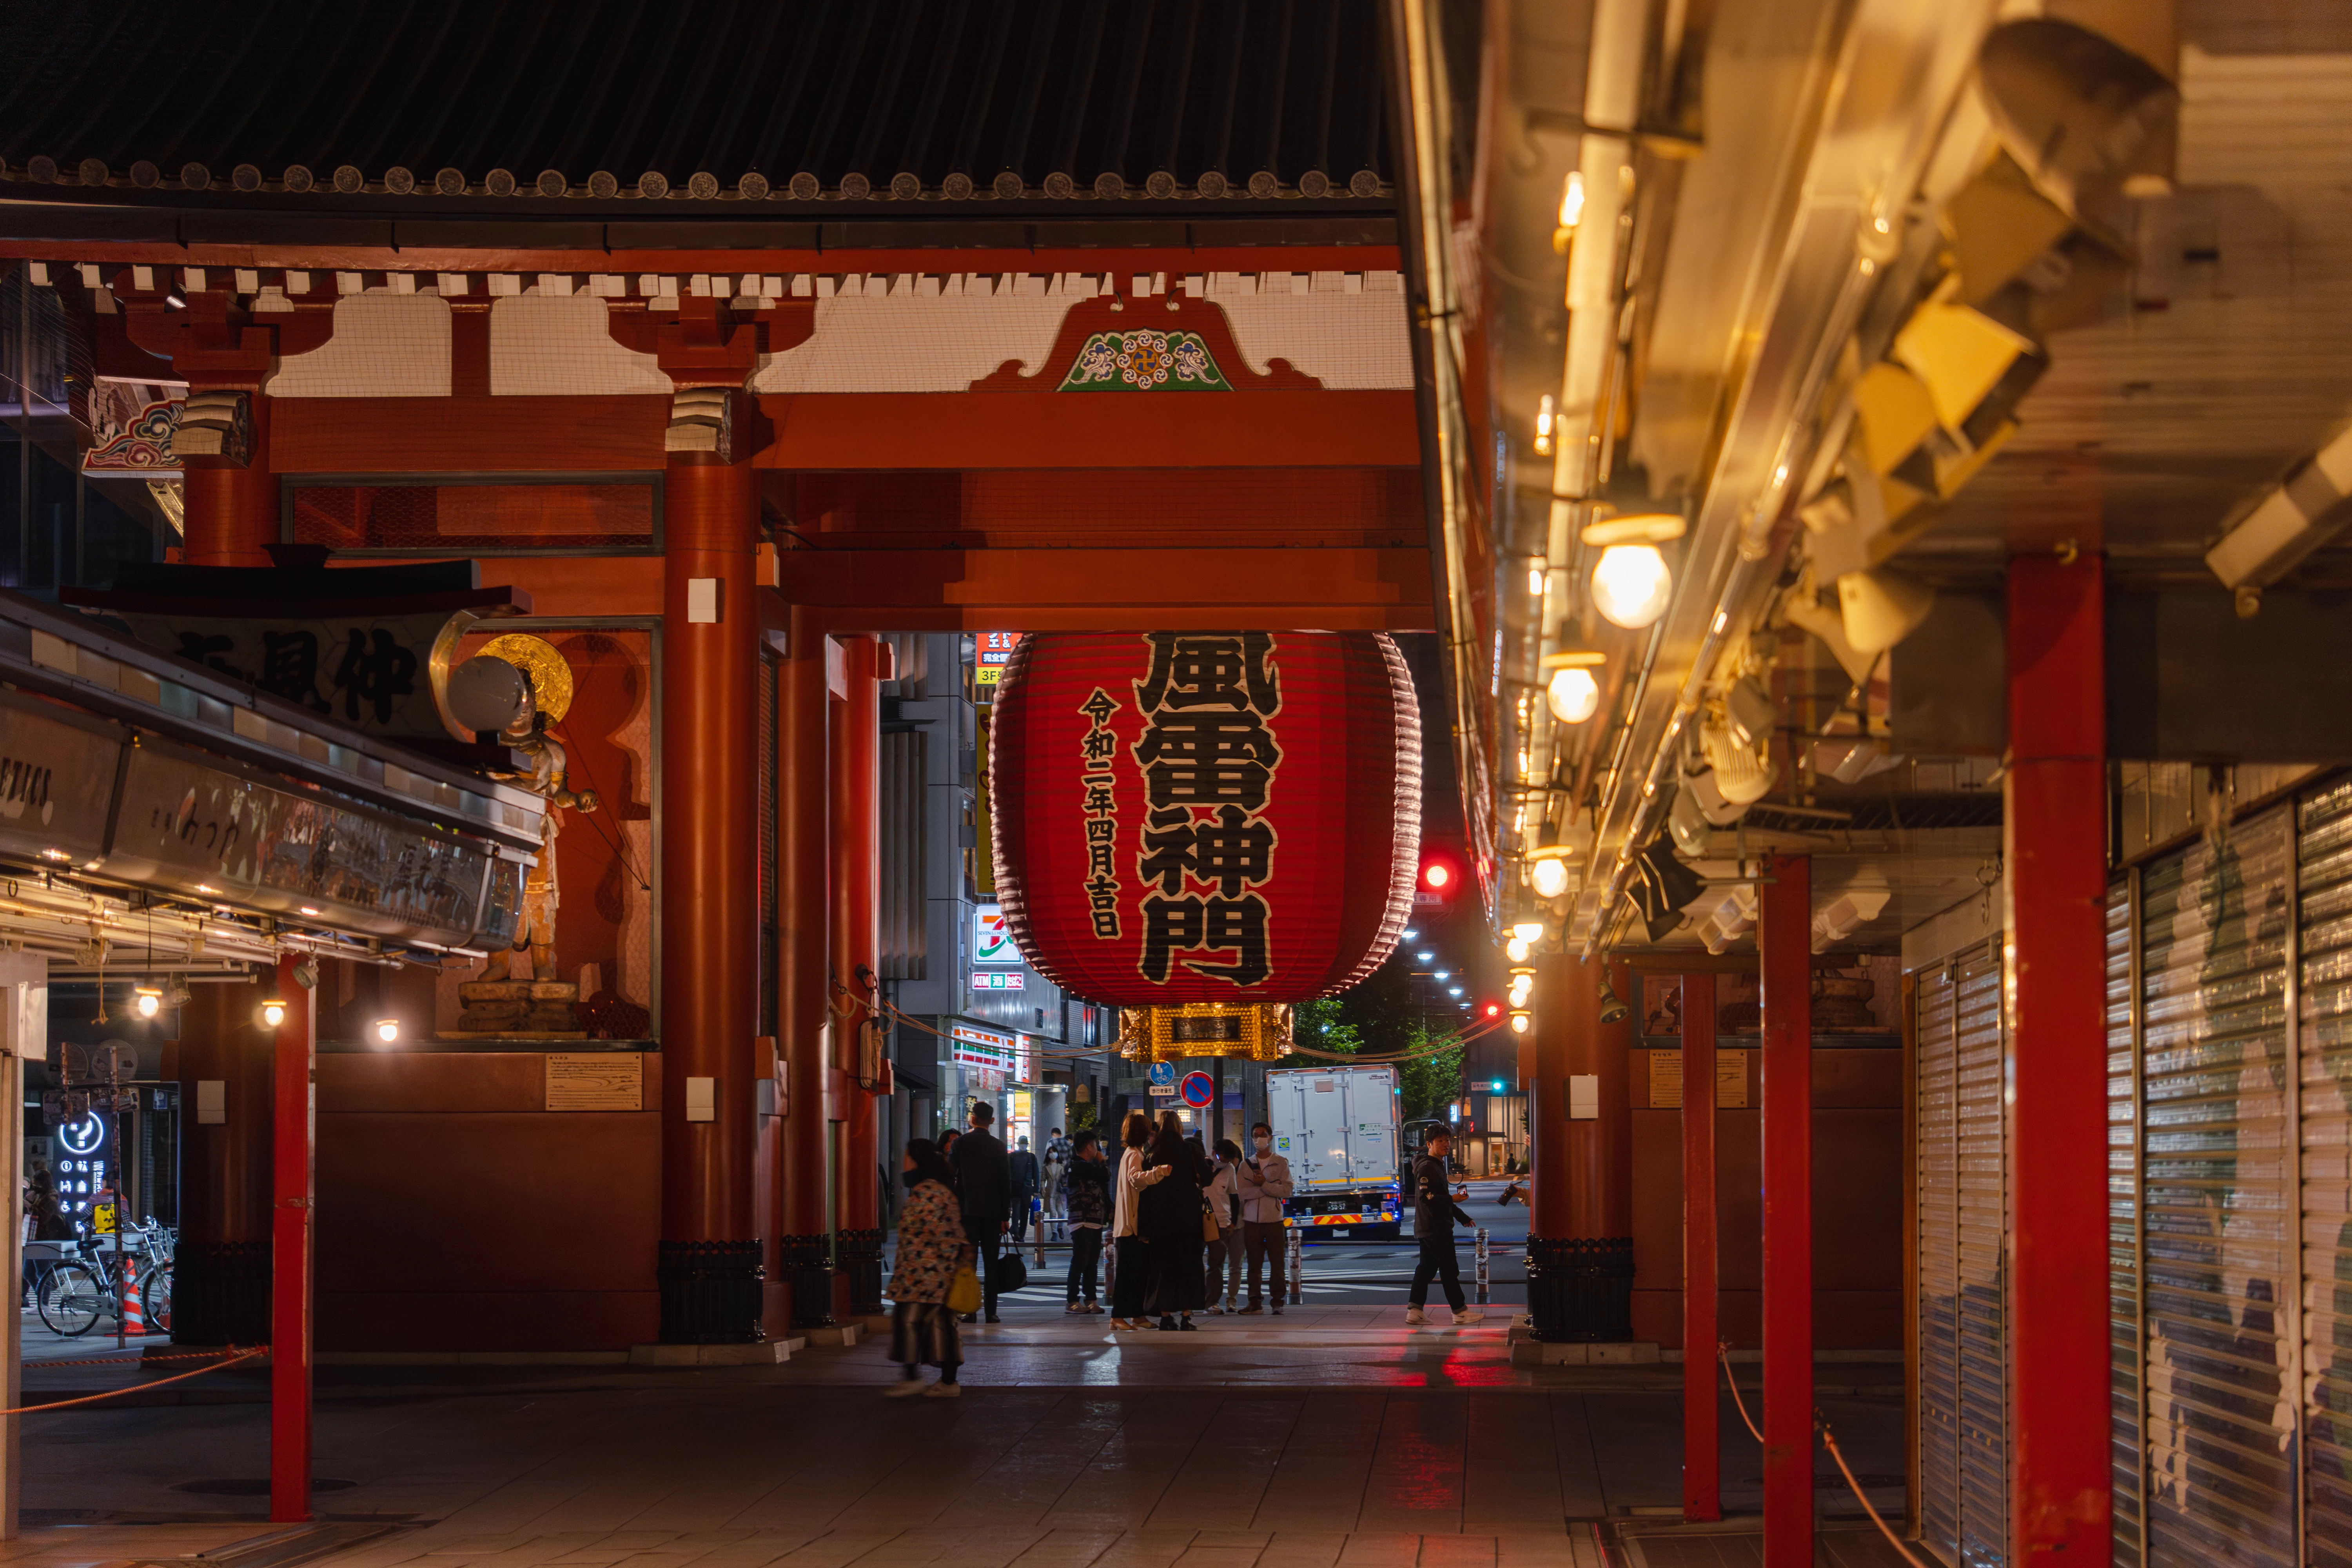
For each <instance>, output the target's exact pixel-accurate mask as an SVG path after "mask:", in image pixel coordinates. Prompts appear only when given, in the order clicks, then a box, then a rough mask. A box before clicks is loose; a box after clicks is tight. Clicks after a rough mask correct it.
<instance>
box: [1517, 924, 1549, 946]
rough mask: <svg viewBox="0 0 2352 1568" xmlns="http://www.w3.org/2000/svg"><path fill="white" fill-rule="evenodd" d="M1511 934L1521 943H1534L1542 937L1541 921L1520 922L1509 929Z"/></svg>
mask: <svg viewBox="0 0 2352 1568" xmlns="http://www.w3.org/2000/svg"><path fill="white" fill-rule="evenodd" d="M1511 934H1512V935H1513V936H1514V937H1517V939H1518V940H1519V941H1521V942H1536V941H1538V940H1539V939H1540V938H1541V937H1542V936H1543V921H1519V922H1518V923H1517V924H1516V925H1514V926H1512V927H1511Z"/></svg>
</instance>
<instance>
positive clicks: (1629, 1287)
mask: <svg viewBox="0 0 2352 1568" xmlns="http://www.w3.org/2000/svg"><path fill="white" fill-rule="evenodd" d="M1528 1316H1529V1317H1530V1318H1531V1319H1532V1320H1533V1321H1534V1328H1535V1337H1536V1338H1537V1339H1538V1340H1543V1341H1548V1342H1570V1341H1581V1342H1587V1343H1604V1344H1605V1343H1617V1342H1624V1341H1630V1340H1631V1339H1633V1237H1630V1236H1598V1237H1574V1238H1571V1239H1562V1240H1547V1239H1544V1238H1541V1237H1528Z"/></svg>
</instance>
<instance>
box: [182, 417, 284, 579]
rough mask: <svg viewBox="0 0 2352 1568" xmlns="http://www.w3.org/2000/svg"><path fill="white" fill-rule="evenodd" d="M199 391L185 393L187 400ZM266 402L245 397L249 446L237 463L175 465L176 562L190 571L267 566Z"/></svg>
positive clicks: (273, 480)
mask: <svg viewBox="0 0 2352 1568" xmlns="http://www.w3.org/2000/svg"><path fill="white" fill-rule="evenodd" d="M204 390H205V388H204V387H203V386H201V385H197V386H192V387H190V388H189V392H190V394H191V395H194V394H195V393H197V392H201V391H204ZM269 402H270V400H269V399H268V397H267V396H265V395H262V394H261V393H260V392H258V391H255V392H250V393H247V396H246V405H247V409H248V410H249V411H250V418H251V420H252V446H251V447H250V448H249V453H248V455H247V457H246V458H243V459H242V460H239V459H238V458H233V457H212V456H204V455H193V456H189V457H184V458H181V459H180V462H181V468H182V477H181V480H180V491H181V497H182V502H183V506H184V511H183V513H182V516H181V520H180V524H181V529H182V533H181V538H182V541H183V543H182V547H181V552H180V553H181V559H182V560H184V561H185V562H187V563H190V564H191V565H195V566H267V565H268V564H269V554H268V550H267V548H266V546H268V545H269V544H271V543H273V542H276V541H277V538H278V476H277V475H275V474H273V473H271V472H270V471H269Z"/></svg>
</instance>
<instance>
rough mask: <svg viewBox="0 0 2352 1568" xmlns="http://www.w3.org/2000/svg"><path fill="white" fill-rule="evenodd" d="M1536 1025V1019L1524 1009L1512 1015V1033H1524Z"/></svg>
mask: <svg viewBox="0 0 2352 1568" xmlns="http://www.w3.org/2000/svg"><path fill="white" fill-rule="evenodd" d="M1534 1026H1535V1019H1534V1017H1533V1016H1530V1015H1529V1014H1528V1013H1527V1012H1525V1011H1524V1010H1522V1011H1518V1012H1514V1013H1513V1014H1512V1015H1511V1033H1513V1034H1515V1035H1524V1034H1526V1033H1527V1032H1528V1030H1529V1029H1531V1028H1533V1027H1534Z"/></svg>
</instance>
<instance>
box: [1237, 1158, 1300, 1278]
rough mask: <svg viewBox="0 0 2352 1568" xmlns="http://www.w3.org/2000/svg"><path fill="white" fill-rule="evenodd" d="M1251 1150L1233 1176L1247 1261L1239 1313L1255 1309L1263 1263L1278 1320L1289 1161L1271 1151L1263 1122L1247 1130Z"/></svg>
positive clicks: (1283, 1260)
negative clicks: (1244, 1299) (1246, 1283)
mask: <svg viewBox="0 0 2352 1568" xmlns="http://www.w3.org/2000/svg"><path fill="white" fill-rule="evenodd" d="M1250 1150H1251V1152H1250V1156H1249V1158H1248V1159H1246V1160H1244V1161H1243V1162H1242V1168H1241V1170H1240V1172H1239V1173H1237V1174H1236V1175H1235V1177H1234V1181H1235V1183H1236V1184H1238V1185H1239V1186H1240V1188H1241V1197H1242V1250H1243V1251H1244V1253H1245V1254H1246V1255H1247V1256H1248V1258H1249V1305H1248V1306H1246V1307H1244V1308H1243V1309H1242V1313H1243V1315H1244V1316H1247V1315H1248V1314H1250V1313H1252V1312H1255V1311H1256V1310H1258V1300H1259V1297H1258V1293H1257V1282H1258V1266H1259V1265H1260V1264H1261V1263H1264V1264H1265V1265H1266V1266H1267V1268H1268V1271H1269V1272H1270V1273H1271V1275H1272V1276H1273V1281H1274V1315H1275V1316H1276V1317H1277V1318H1278V1317H1280V1316H1282V1302H1283V1298H1284V1296H1285V1295H1286V1289H1285V1281H1284V1279H1283V1277H1282V1271H1283V1268H1284V1266H1285V1254H1286V1251H1287V1249H1288V1247H1289V1241H1290V1238H1289V1237H1286V1236H1285V1235H1284V1234H1283V1224H1282V1201H1283V1200H1284V1199H1285V1198H1286V1197H1288V1196H1289V1195H1290V1162H1289V1161H1288V1160H1286V1159H1284V1158H1283V1157H1282V1156H1281V1155H1280V1154H1277V1153H1276V1152H1274V1129H1273V1128H1271V1127H1268V1126H1267V1125H1266V1124H1265V1122H1263V1121H1261V1122H1259V1123H1258V1124H1257V1125H1256V1126H1255V1127H1253V1128H1251V1129H1250Z"/></svg>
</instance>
